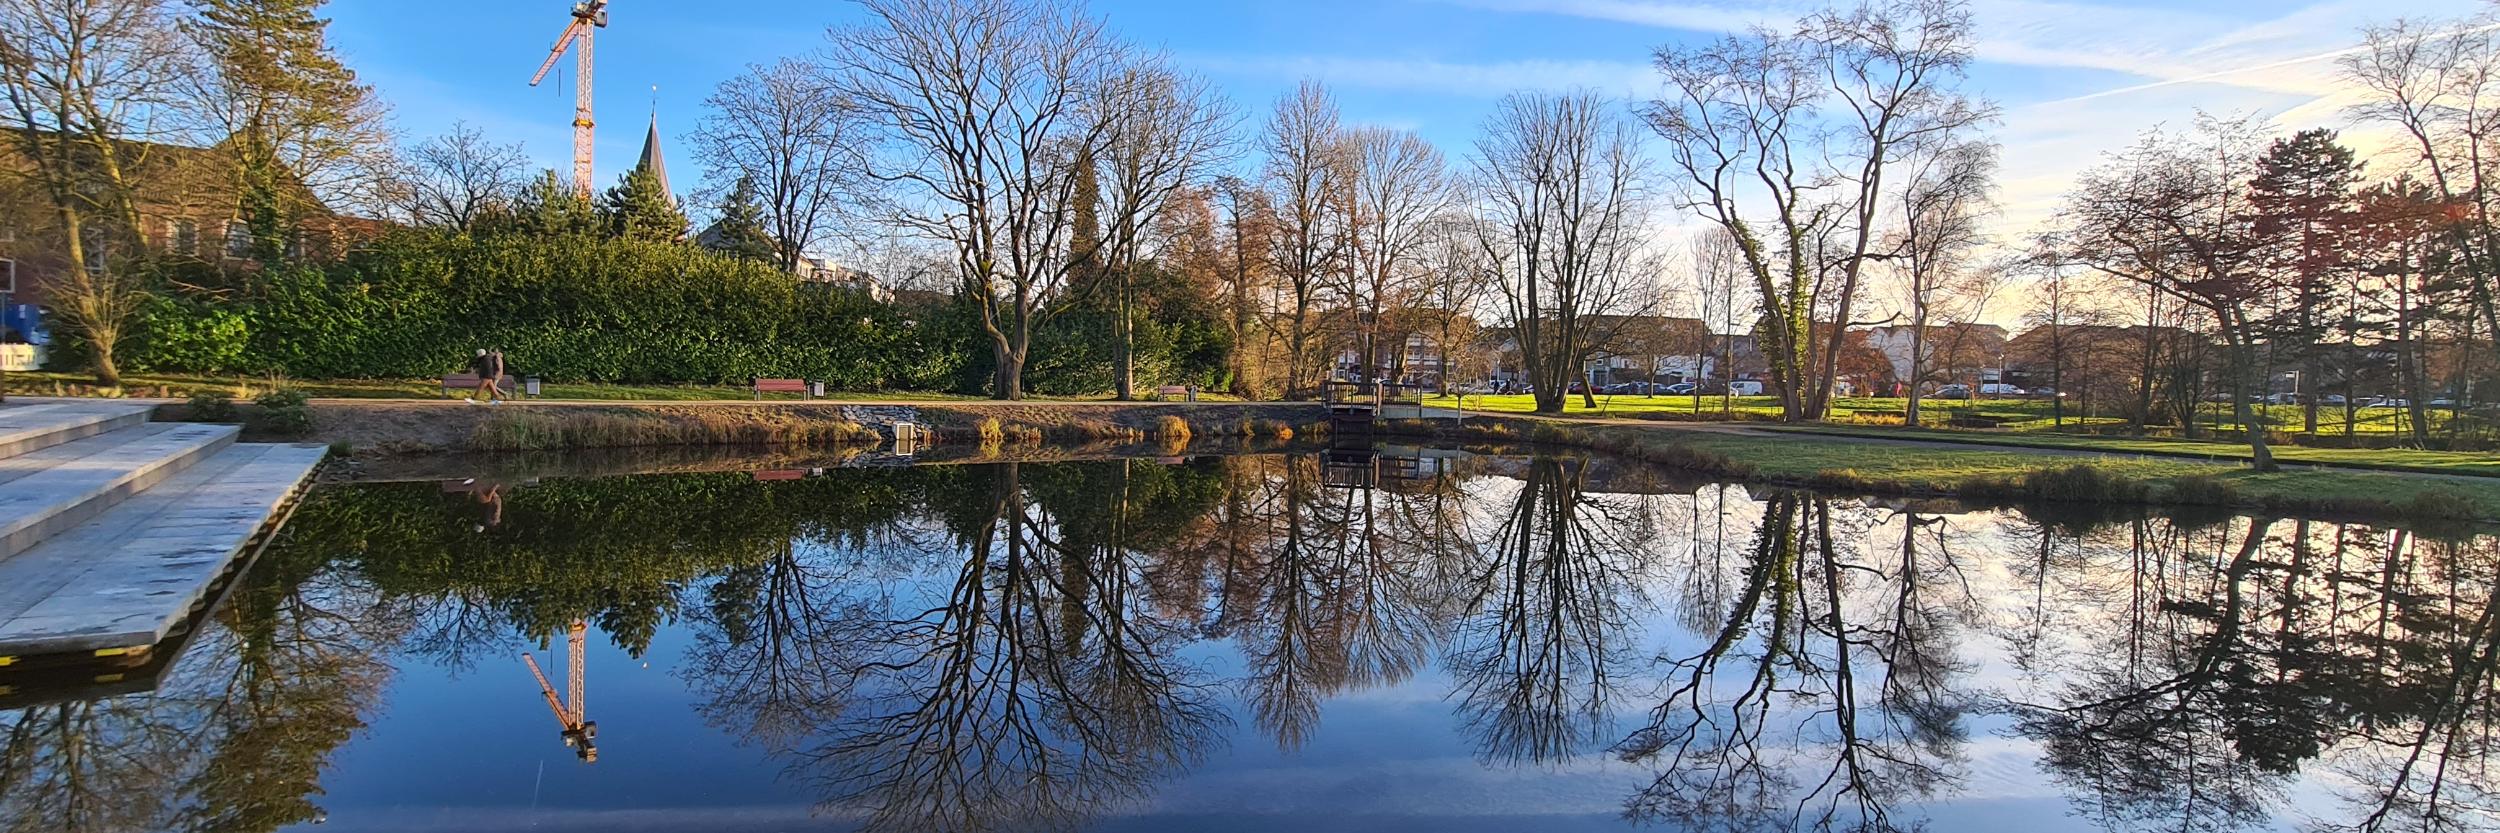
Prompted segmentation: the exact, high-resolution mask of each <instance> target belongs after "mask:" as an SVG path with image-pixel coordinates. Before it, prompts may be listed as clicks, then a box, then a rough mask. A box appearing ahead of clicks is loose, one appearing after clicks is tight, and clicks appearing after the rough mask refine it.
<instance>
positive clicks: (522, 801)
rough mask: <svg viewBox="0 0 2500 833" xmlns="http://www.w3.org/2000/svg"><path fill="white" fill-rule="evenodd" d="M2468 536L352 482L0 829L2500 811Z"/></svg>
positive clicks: (2411, 818)
mask: <svg viewBox="0 0 2500 833" xmlns="http://www.w3.org/2000/svg"><path fill="white" fill-rule="evenodd" d="M1332 459H1334V460H1335V462H1336V463H1339V465H1332V464H1331V460H1332ZM1348 463H1352V464H1351V465H1348ZM2496 572H2500V542H2495V541H2494V540H2493V539H2490V538H2483V537H2472V536H2467V535H2459V534H2456V533H2455V532H2453V531H2451V532H2448V533H2447V534H2430V533H2425V532H2417V531H2411V530H2406V529H2402V528H2396V527H2388V526H2373V525H2367V524H2355V523H2338V522H2328V521H2320V520H2303V519H2297V518H2272V517H2231V516H2213V517H2201V518H2173V517H2161V516H2145V517H2132V516H2100V517H2089V516H2083V517H2078V516H2073V515H2071V514H2069V513H2062V512H2055V511H2045V510H1970V509H1966V508H1962V507H1956V506H1950V505H1927V504H1920V503H1916V502H1906V501H1898V500H1871V499H1863V498H1853V497H1838V496H1825V495H1817V494H1812V493H1803V492H1786V491H1767V490H1762V489H1758V488H1754V489H1749V488H1747V487H1744V486H1740V485H1729V484H1721V483H1711V482H1695V481H1692V480H1688V479H1679V478H1678V477H1676V476H1671V475H1667V474H1664V473H1661V472H1657V471H1652V470H1647V469H1643V468H1640V467H1637V466H1633V465H1628V464H1623V463H1619V462H1616V461H1611V460H1608V459H1605V458H1592V457H1587V456H1579V455H1563V456H1497V455H1434V456H1428V457H1422V458H1413V457H1393V458H1383V459H1380V460H1374V461H1363V460H1347V459H1344V458H1329V457H1324V456H1322V455H1316V454H1264V455H1240V456H1220V457H1201V458H1192V459H1186V460H1181V459H1170V458H1166V459H1133V460H1106V461H1091V462H1066V463H1021V464H1004V463H996V464H965V465H922V466H910V467H883V468H851V469H840V468H837V469H829V470H823V471H787V472H768V473H761V474H758V473H744V472H729V473H707V474H667V475H640V476H619V477H581V478H547V479H541V480H529V479H517V478H504V479H499V480H498V479H487V478H479V479H475V480H471V479H467V478H461V479H454V480H448V481H420V482H397V483H354V484H343V485H332V486H326V487H324V488H323V489H321V490H318V491H316V492H315V494H314V495H313V496H312V497H311V498H309V499H308V500H307V501H306V502H305V504H304V505H303V506H302V507H301V509H300V511H299V512H298V513H297V515H296V516H295V518H294V520H293V522H292V523H291V524H290V525H289V527H288V529H287V532H286V534H285V536H284V537H283V539H282V540H281V541H280V542H279V544H278V545H277V546H276V547H274V548H273V549H271V550H270V551H269V552H267V553H266V554H265V555H264V556H263V557H262V558H261V560H260V561H259V563H258V564H257V565H256V567H255V568H254V570H253V571H252V573H251V574H250V575H249V576H248V577H247V578H246V579H245V580H244V581H242V582H239V583H238V584H237V587H236V589H235V591H234V592H233V593H232V594H231V595H230V597H229V598H228V599H226V601H225V602H224V604H223V605H222V606H221V607H220V608H218V609H217V610H216V611H215V613H213V614H212V615H211V616H210V617H209V620H208V621H206V622H204V623H202V625H201V626H200V627H199V628H198V629H197V630H196V632H194V633H193V634H192V635H191V637H190V640H189V643H188V644H187V645H185V646H184V650H183V651H182V652H181V654H180V656H179V657H178V658H176V659H175V660H174V661H173V662H172V663H171V664H170V667H167V668H161V669H154V670H151V671H146V672H143V673H140V674H137V675H136V676H135V678H134V679H131V680H125V681H121V682H119V683H117V684H115V685H110V686H100V685H88V686H85V687H83V688H82V687H79V686H67V687H61V686H51V687H46V686H33V687H26V686H21V687H20V690H19V691H16V692H13V693H11V694H8V695H6V699H5V700H0V706H5V709H6V710H5V712H0V829H5V830H8V831H19V830H27V831H34V830H47V831H48V830H95V831H124V830H132V831H137V830H270V829H286V828H309V827H310V825H311V824H312V823H314V822H320V823H322V824H323V825H324V826H323V827H322V829H324V830H331V829H338V830H358V831H364V830H464V831H465V830H547V831H568V830H583V831H588V830H600V831H638V830H696V831H709V830H722V831H726V830H876V831H902V830H1100V831H1162V830H1209V831H1215V830H1294V831H1336V830H1366V831H1369V830H1391V831H1403V830H1417V831H1424V830H1429V831H1512V830H1537V831H1547V830H1633V829H1641V828H1643V827H1647V828H1653V829H1666V830H1708V831H1786V830H1811V829H1824V828H1832V829H1849V828H1860V827H1864V828H1872V829H1914V828H1919V827H1922V826H1924V827H1925V828H1927V829H1933V830H1973V831H1982V830H2003V829H2009V828H2019V829H2021V830H2024V831H2026V833H2047V832H2048V831H2061V830H2192V831H2223V830H2306V829H2320V828H2333V829H2355V828H2357V829H2385V830H2423V829H2492V828H2493V827H2494V826H2495V825H2496V824H2500V822H2495V819H2496V818H2500V816H2495V815H2494V813H2495V809H2500V792H2495V787H2500V772H2495V771H2494V769H2493V767H2492V763H2493V753H2492V744H2493V741H2494V736H2493V729H2494V727H2495V721H2494V717H2495V711H2494V703H2495V696H2494V684H2495V674H2494V669H2495V667H2500V621H2495V618H2494V614H2495V606H2494V600H2495V596H2494V594H2493V592H2492V591H2493V586H2494V579H2495V573H2496ZM577 623H578V627H580V629H581V631H580V632H581V634H582V646H583V647H582V649H581V650H582V653H581V654H580V655H579V667H580V668H581V675H580V682H579V688H578V689H575V688H574V683H573V681H572V680H571V679H570V676H571V673H570V671H569V670H568V669H569V668H570V667H571V665H570V664H569V662H568V656H567V654H568V651H569V650H570V648H569V646H568V642H569V641H570V640H569V639H568V636H569V635H570V634H571V633H572V632H573V631H574V628H575V627H576V626H577ZM524 655H528V656H529V657H530V659H529V660H527V661H525V660H524V659H523V657H524ZM540 673H543V674H544V679H545V681H546V684H545V686H544V687H543V688H542V685H541V679H540V677H539V676H537V675H538V674H540ZM583 722H587V723H589V724H593V725H594V727H595V728H594V729H592V730H591V731H579V730H570V729H568V726H570V725H577V724H580V723H583ZM584 758H592V759H595V760H590V761H585V760H584Z"/></svg>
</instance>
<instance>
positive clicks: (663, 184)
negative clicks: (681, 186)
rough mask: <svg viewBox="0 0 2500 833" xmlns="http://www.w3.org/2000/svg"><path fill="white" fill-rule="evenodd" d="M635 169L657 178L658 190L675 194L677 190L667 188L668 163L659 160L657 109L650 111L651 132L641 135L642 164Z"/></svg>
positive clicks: (658, 116)
mask: <svg viewBox="0 0 2500 833" xmlns="http://www.w3.org/2000/svg"><path fill="white" fill-rule="evenodd" d="M636 168H637V169H638V170H647V171H650V172H651V175H652V176H654V177H658V178H659V180H660V190H662V191H666V192H668V193H670V194H675V193H677V189H674V188H670V187H669V186H668V162H667V160H664V159H661V158H660V111H659V108H657V107H654V108H652V109H651V132H649V133H645V134H643V137H642V162H641V163H640V164H639V165H637V166H636Z"/></svg>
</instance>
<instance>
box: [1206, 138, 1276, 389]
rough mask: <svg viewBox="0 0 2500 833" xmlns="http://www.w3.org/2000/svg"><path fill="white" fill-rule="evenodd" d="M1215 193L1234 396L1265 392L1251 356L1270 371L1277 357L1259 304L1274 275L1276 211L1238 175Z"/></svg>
mask: <svg viewBox="0 0 2500 833" xmlns="http://www.w3.org/2000/svg"><path fill="white" fill-rule="evenodd" d="M1215 195H1216V197H1217V198H1218V201H1219V203H1220V204H1221V205H1222V215H1223V220H1222V223H1223V228H1224V243H1223V246H1224V248H1225V250H1226V251H1225V254H1226V255H1227V257H1226V261H1227V262H1226V263H1225V265H1224V278H1223V284H1224V286H1223V292H1224V296H1225V297H1224V308H1225V316H1226V325H1227V330H1228V331H1229V333H1230V334H1231V335H1232V339H1233V350H1232V356H1231V361H1232V377H1233V390H1232V392H1233V393H1235V394H1240V395H1250V394H1255V393H1258V392H1260V391H1261V390H1262V388H1263V386H1262V385H1260V384H1259V382H1258V380H1254V379H1252V378H1251V370H1252V365H1251V363H1250V357H1251V356H1252V355H1254V354H1255V355H1257V356H1258V357H1259V358H1260V362H1259V364H1258V367H1259V368H1260V369H1262V370H1263V369H1265V368H1266V367H1267V366H1268V365H1269V364H1270V362H1269V361H1268V359H1269V358H1270V356H1271V355H1272V354H1271V352H1270V350H1269V349H1268V348H1269V347H1270V346H1271V345H1272V344H1273V342H1274V340H1273V339H1272V338H1269V337H1268V335H1270V334H1269V333H1267V332H1265V331H1266V330H1267V329H1268V328H1264V327H1259V326H1257V324H1258V323H1259V322H1258V320H1257V317H1258V315H1259V314H1260V313H1261V312H1262V311H1263V307H1262V306H1261V303H1260V302H1261V299H1262V298H1263V297H1264V296H1263V293H1264V292H1265V290H1266V289H1267V287H1268V278H1269V273H1270V271H1271V270H1270V268H1269V265H1270V264H1269V260H1268V254H1269V253H1270V252H1271V251H1273V250H1274V248H1275V246H1274V237H1275V234H1276V211H1275V209H1274V207H1273V206H1271V205H1270V204H1269V203H1268V199H1267V192H1266V191H1263V190H1260V189H1259V188H1258V187H1257V186H1256V185H1253V184H1251V183H1249V182H1246V181H1244V180H1242V179H1241V178H1239V177H1233V176H1224V177H1218V178H1217V180H1216V183H1215Z"/></svg>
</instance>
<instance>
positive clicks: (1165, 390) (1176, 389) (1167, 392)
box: [1155, 385, 1191, 402]
mask: <svg viewBox="0 0 2500 833" xmlns="http://www.w3.org/2000/svg"><path fill="white" fill-rule="evenodd" d="M1155 398H1156V399H1161V400H1164V401H1167V402H1169V401H1172V400H1174V399H1179V400H1183V401H1187V400H1189V399H1190V398H1191V397H1190V395H1189V388H1188V386H1186V385H1164V386H1162V387H1159V388H1155Z"/></svg>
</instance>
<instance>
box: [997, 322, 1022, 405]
mask: <svg viewBox="0 0 2500 833" xmlns="http://www.w3.org/2000/svg"><path fill="white" fill-rule="evenodd" d="M994 346H995V347H996V348H997V350H996V353H997V356H998V368H997V370H996V373H995V375H994V376H992V380H993V381H992V383H991V389H990V398H992V399H1004V400H1011V401H1012V400H1019V399H1023V398H1024V353H1023V352H1022V351H1019V350H1016V349H1014V348H1012V347H1009V346H1008V345H1007V340H1006V338H1005V337H1004V336H1001V337H999V338H998V340H997V344H996V345H994Z"/></svg>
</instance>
